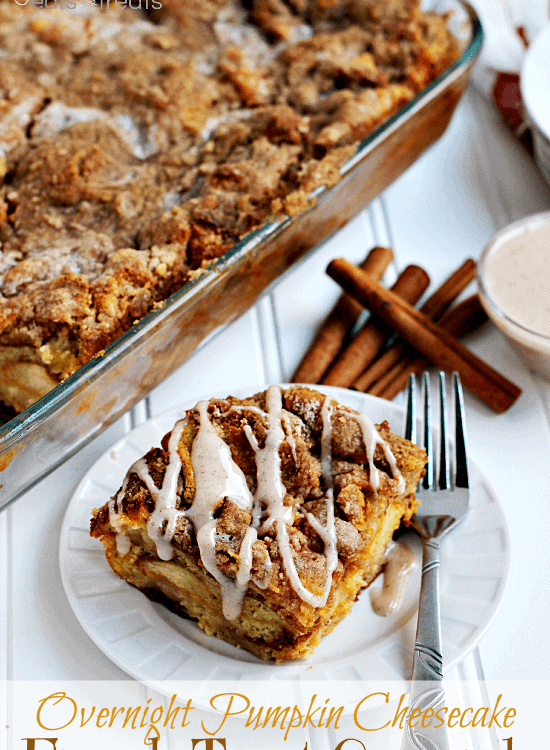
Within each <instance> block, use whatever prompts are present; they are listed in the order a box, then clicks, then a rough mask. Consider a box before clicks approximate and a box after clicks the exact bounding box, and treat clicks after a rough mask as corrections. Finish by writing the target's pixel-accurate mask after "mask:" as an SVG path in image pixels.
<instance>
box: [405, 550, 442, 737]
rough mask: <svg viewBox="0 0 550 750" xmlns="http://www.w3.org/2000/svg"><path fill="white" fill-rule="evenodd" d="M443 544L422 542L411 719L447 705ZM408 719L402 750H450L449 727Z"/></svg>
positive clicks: (410, 703)
mask: <svg viewBox="0 0 550 750" xmlns="http://www.w3.org/2000/svg"><path fill="white" fill-rule="evenodd" d="M439 541H440V540H439V539H437V538H435V539H434V538H432V539H423V541H422V583H421V588H420V601H419V605H418V624H417V628H416V643H415V647H414V662H413V676H412V683H411V692H410V702H409V706H410V707H409V716H410V714H411V712H412V711H413V710H414V709H415V708H419V709H420V710H421V712H422V716H423V715H424V712H425V710H426V709H427V708H432V709H433V710H434V712H435V711H438V710H439V709H440V708H442V707H443V706H444V705H445V690H444V688H443V659H442V656H441V627H440V618H439ZM408 718H409V717H407V723H406V727H405V732H404V734H403V741H402V744H401V750H426V749H427V748H430V750H432V748H433V750H450V747H451V745H450V742H449V736H448V732H447V727H446V725H443V726H441V727H438V728H437V729H434V727H433V721H434V720H433V718H432V724H431V725H430V726H426V727H422V726H421V720H422V717H420V718H417V719H415V722H416V724H415V726H413V727H411V726H409V723H408ZM411 718H412V717H411ZM443 718H446V715H443Z"/></svg>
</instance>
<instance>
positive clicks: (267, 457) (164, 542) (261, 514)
mask: <svg viewBox="0 0 550 750" xmlns="http://www.w3.org/2000/svg"><path fill="white" fill-rule="evenodd" d="M265 398H266V411H262V410H261V409H259V408H258V407H256V406H248V405H242V406H240V405H234V406H231V407H230V409H228V410H227V411H226V412H225V414H229V413H231V412H240V411H250V412H254V413H256V414H258V415H259V416H261V417H263V418H264V419H265V421H266V434H265V439H264V443H263V446H262V447H260V444H259V443H258V440H257V438H256V436H255V435H254V433H253V431H252V427H251V426H250V425H249V424H245V425H244V433H245V435H246V437H247V439H248V442H249V444H250V446H251V448H252V450H253V451H254V456H255V462H256V491H255V493H254V496H252V493H251V492H250V490H249V488H248V485H247V481H246V477H245V475H244V474H243V472H242V470H241V469H240V467H239V466H238V465H237V464H236V463H235V461H234V460H233V457H232V455H231V450H230V448H229V445H228V444H227V443H226V442H225V441H224V440H222V438H221V437H220V436H219V434H218V432H217V430H216V428H215V426H214V425H213V423H212V422H211V420H210V416H209V414H208V403H207V402H206V401H200V402H199V403H198V404H197V406H196V407H195V412H197V413H198V423H199V426H198V430H197V433H196V435H195V438H194V440H193V445H192V448H191V464H192V467H193V475H194V481H195V496H194V499H193V502H192V505H191V507H190V508H189V509H187V510H178V509H177V502H178V480H179V477H180V473H181V468H182V464H181V459H180V456H179V452H178V445H179V442H180V439H181V436H182V433H183V429H184V427H185V426H186V424H187V420H186V419H182V420H180V421H179V422H177V423H176V425H175V427H174V429H173V430H172V433H171V435H170V439H169V442H168V451H167V453H168V464H167V466H166V470H165V474H164V478H163V481H162V485H161V487H157V486H156V484H155V482H154V481H153V478H152V476H151V474H150V472H149V468H148V465H147V461H146V460H145V459H144V458H141V459H139V460H138V461H136V462H135V463H134V464H133V466H131V467H130V470H129V471H128V473H127V475H126V478H125V480H124V483H123V485H122V487H121V489H120V491H119V492H118V493H117V495H116V496H115V497H114V498H113V499H112V500H111V501H110V503H109V515H110V522H111V525H112V527H113V528H114V530H115V531H116V532H117V549H118V551H119V553H120V554H125V553H126V552H128V550H129V548H130V546H131V542H130V539H129V537H128V536H127V535H126V534H125V532H124V529H123V520H122V516H121V515H120V514H119V510H118V508H119V504H120V500H121V499H122V498H123V497H124V493H125V491H126V488H127V485H128V481H129V477H130V475H131V474H132V473H135V474H137V476H138V477H139V478H140V479H141V480H142V481H143V482H144V484H145V486H146V487H147V489H148V490H149V492H150V493H151V496H152V498H153V500H154V502H155V508H154V511H153V513H151V515H150V518H149V521H148V524H147V533H148V535H149V537H150V538H151V540H152V541H153V542H154V543H155V545H156V548H157V554H158V556H159V558H160V559H161V560H170V559H171V558H172V556H173V554H174V548H173V547H172V539H173V536H174V533H175V531H176V526H177V522H178V519H179V518H182V517H185V518H188V519H189V520H190V521H191V523H192V524H193V528H194V530H195V534H196V538H197V544H198V547H199V552H200V558H201V561H202V563H203V565H204V567H205V568H206V570H207V571H208V572H209V573H210V574H211V575H212V576H213V577H214V578H215V579H216V581H218V583H219V584H220V587H221V592H222V603H223V613H224V616H225V617H226V619H228V620H231V619H234V618H236V617H238V616H239V614H240V611H241V606H242V601H243V598H244V596H245V594H246V591H247V588H248V585H249V583H250V581H251V580H254V583H255V584H256V585H257V586H258V587H259V588H266V587H267V585H268V583H269V578H270V575H271V567H272V563H271V560H270V559H269V556H268V558H267V565H266V575H265V576H264V578H263V579H262V580H261V581H259V580H256V579H253V578H252V559H253V545H254V542H255V541H256V540H257V538H258V536H262V535H265V534H267V533H269V532H270V531H272V530H273V528H274V530H275V534H276V539H277V545H278V549H279V554H280V556H281V563H282V567H283V569H284V571H285V574H286V576H287V578H288V580H289V581H290V584H291V586H292V588H293V589H294V591H295V592H296V594H297V595H298V596H299V597H300V598H301V599H302V600H303V601H304V602H306V603H307V604H309V605H311V606H312V607H323V606H324V605H325V604H326V602H327V599H328V596H329V593H330V589H331V585H332V575H333V573H334V570H335V569H336V566H337V564H338V550H337V536H336V528H335V513H334V488H333V477H332V418H333V416H334V415H335V414H342V415H345V416H346V417H348V418H352V419H355V420H356V421H357V423H358V425H359V427H360V429H361V434H362V438H363V442H364V445H365V451H366V455H367V461H368V464H369V470H370V477H371V484H372V487H373V489H374V490H375V491H376V490H377V489H378V487H379V484H380V480H379V471H378V469H377V468H376V466H375V464H374V451H375V449H376V446H377V445H381V446H382V447H383V450H384V454H385V456H386V459H387V461H388V463H389V465H390V468H391V471H392V475H393V477H394V478H396V479H398V482H399V486H398V491H400V492H402V491H403V490H404V481H403V477H402V476H401V473H400V472H399V469H398V468H397V462H396V460H395V457H394V456H393V454H392V452H391V450H390V448H389V446H388V445H387V443H386V442H385V441H384V440H383V439H382V438H381V437H380V435H379V433H378V431H377V430H376V427H375V426H374V424H373V422H372V420H370V419H369V418H368V417H366V416H365V415H363V414H356V413H350V412H347V411H338V412H336V411H335V404H334V402H333V401H332V399H331V398H330V397H329V396H327V397H326V398H325V399H324V402H323V405H322V408H321V420H322V433H321V456H320V458H321V478H322V481H323V485H324V491H325V513H324V518H323V521H324V522H321V520H319V518H317V517H316V516H315V515H314V514H313V513H310V512H307V511H305V510H303V511H301V512H302V513H303V514H304V516H305V517H306V518H307V521H308V523H309V524H310V525H311V527H312V528H313V529H314V530H315V532H316V533H317V534H318V535H319V537H320V538H321V540H322V542H323V544H324V556H325V560H326V578H325V581H324V584H323V588H322V593H321V594H317V595H316V594H314V593H313V592H312V591H310V590H309V589H308V588H307V587H306V586H304V584H303V583H302V581H301V580H300V576H299V575H298V571H297V569H296V565H295V562H294V558H293V554H292V546H291V541H290V535H289V529H288V527H289V526H292V525H293V523H294V520H295V512H294V508H293V505H292V504H291V503H287V504H285V497H286V494H287V493H286V488H285V486H284V484H283V480H282V472H281V456H280V448H281V445H282V443H283V442H284V440H285V439H286V440H287V442H288V444H289V447H290V450H291V452H292V455H293V457H294V460H295V461H296V443H295V441H294V437H293V436H292V434H291V426H290V424H289V420H288V415H287V414H285V413H284V412H283V400H282V391H281V389H280V388H279V387H278V386H270V387H269V388H268V389H267V391H266V397H265ZM284 428H286V432H285V429H284ZM225 499H228V500H230V501H231V502H232V503H234V504H235V505H236V506H237V507H238V508H240V509H242V510H246V511H248V512H250V514H251V524H250V526H249V527H248V529H247V531H246V533H245V535H244V538H243V540H242V543H241V546H240V549H239V561H240V562H239V566H238V569H237V573H236V577H235V579H233V578H230V577H229V576H227V575H226V574H225V573H224V572H223V571H222V570H221V569H220V568H219V566H218V562H217V559H216V525H217V519H216V518H215V517H214V515H215V513H216V510H217V509H218V508H219V506H220V505H221V504H222V503H223V501H224V500H225ZM394 567H395V566H394V563H393V562H392V558H391V557H390V558H388V566H387V570H388V575H389V574H390V570H393V568H394Z"/></svg>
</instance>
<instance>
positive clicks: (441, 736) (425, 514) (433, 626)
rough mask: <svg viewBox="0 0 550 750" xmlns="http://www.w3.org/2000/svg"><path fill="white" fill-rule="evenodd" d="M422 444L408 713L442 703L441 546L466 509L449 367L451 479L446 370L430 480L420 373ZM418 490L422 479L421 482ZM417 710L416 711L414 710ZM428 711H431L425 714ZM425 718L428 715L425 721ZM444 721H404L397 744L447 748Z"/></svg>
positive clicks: (459, 415)
mask: <svg viewBox="0 0 550 750" xmlns="http://www.w3.org/2000/svg"><path fill="white" fill-rule="evenodd" d="M423 381H424V388H423V391H424V447H425V448H426V451H427V453H428V464H427V466H426V474H425V476H424V478H423V480H422V482H421V485H422V491H421V493H420V494H421V496H420V508H419V510H418V512H417V513H415V515H414V516H413V518H412V521H411V523H412V525H413V527H414V529H415V530H416V531H417V532H418V534H420V537H421V538H422V584H421V588H420V601H419V605H418V625H417V629H416V643H415V647H414V662H413V674H412V683H411V691H410V702H409V706H410V708H409V716H410V714H411V713H412V711H413V710H414V709H415V708H419V709H420V710H421V711H422V714H423V713H424V712H425V711H426V709H427V708H431V709H433V711H434V712H435V711H438V710H439V709H440V708H442V707H443V706H444V705H445V692H444V688H443V659H442V656H441V626H440V616H439V546H440V543H441V540H442V539H443V537H444V536H445V534H447V533H448V532H449V531H451V529H453V528H454V527H455V526H456V525H457V524H458V523H460V522H461V521H462V520H463V519H464V518H465V517H466V514H467V512H468V501H469V490H468V465H467V458H466V441H465V436H464V404H463V397H462V386H461V384H460V378H459V376H458V374H457V373H456V372H455V373H453V396H454V402H455V409H454V411H455V460H454V467H453V468H454V472H453V479H452V481H451V478H450V477H451V471H450V466H449V450H448V446H447V436H446V432H447V430H446V417H445V412H446V405H445V400H446V398H445V374H444V373H443V372H440V373H439V462H438V463H439V476H438V479H437V484H434V477H435V465H434V452H433V446H432V434H431V426H430V378H429V375H428V373H427V372H425V373H424V378H423ZM414 392H415V379H414V376H413V375H411V376H410V377H409V384H408V391H407V416H406V422H405V437H406V438H407V439H408V440H411V441H412V442H413V443H414V442H416V413H415V398H414V395H415V394H414ZM418 489H419V491H420V485H419V488H418ZM417 715H418V714H417ZM429 716H430V717H431V716H433V714H430V715H429ZM425 723H427V721H426V722H425ZM450 747H451V746H450V742H449V736H448V732H447V728H446V726H445V725H444V726H441V727H438V728H437V729H434V728H433V725H432V726H430V725H429V726H426V727H422V726H421V724H420V721H418V723H415V726H413V727H411V726H410V725H409V722H408V721H407V723H406V726H405V732H404V735H403V741H402V744H401V750H412V748H414V750H450Z"/></svg>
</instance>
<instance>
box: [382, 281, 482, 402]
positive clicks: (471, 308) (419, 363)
mask: <svg viewBox="0 0 550 750" xmlns="http://www.w3.org/2000/svg"><path fill="white" fill-rule="evenodd" d="M486 322H487V313H486V312H485V310H484V309H483V307H482V306H481V302H480V301H479V297H478V296H477V294H474V295H472V296H471V297H468V299H465V300H464V301H463V302H460V304H458V305H456V307H453V308H452V309H451V310H449V312H448V313H446V314H445V315H444V316H443V318H441V321H440V323H439V325H440V326H441V327H442V328H444V329H445V330H446V331H447V333H450V334H451V336H454V337H455V338H457V339H459V338H462V337H463V336H467V335H468V334H469V333H472V332H473V331H476V330H477V329H478V328H480V327H481V326H482V325H483V324H484V323H486ZM429 364H430V363H429V362H428V361H427V360H426V359H424V357H422V356H420V355H419V354H413V355H411V356H409V357H407V358H405V359H404V360H403V361H402V362H400V363H399V365H398V367H397V368H394V369H392V370H391V371H390V372H388V373H387V374H386V375H385V376H384V377H382V378H380V380H378V381H377V382H376V383H375V384H374V385H373V386H372V387H371V388H369V390H368V391H367V392H368V393H370V394H371V395H373V396H380V398H385V399H387V400H388V401H391V399H392V398H394V397H395V396H397V394H398V393H400V392H401V391H402V390H403V388H405V386H406V385H407V381H408V379H409V375H410V374H413V375H418V374H419V373H421V372H422V371H423V370H425V369H426V368H427V367H429Z"/></svg>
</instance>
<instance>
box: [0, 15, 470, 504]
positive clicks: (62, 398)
mask: <svg viewBox="0 0 550 750" xmlns="http://www.w3.org/2000/svg"><path fill="white" fill-rule="evenodd" d="M423 7H426V8H427V9H430V10H435V11H437V12H439V13H447V12H449V13H450V16H449V21H448V22H449V25H450V27H451V30H452V31H453V33H454V34H455V35H456V36H457V37H458V38H459V39H460V41H461V43H462V45H463V52H462V55H461V56H460V57H459V59H457V60H456V61H455V62H454V63H453V64H452V65H451V66H449V68H447V69H446V70H445V71H444V73H442V74H441V75H440V76H439V77H438V78H437V79H436V80H435V81H433V82H432V83H431V84H430V85H429V86H428V87H427V88H426V89H424V90H423V91H422V92H421V93H420V94H418V95H417V96H416V97H415V98H414V99H412V100H411V101H410V102H409V103H408V104H407V105H406V106H404V107H402V108H401V109H400V110H399V111H398V112H397V113H396V114H395V115H393V116H392V117H391V118H390V119H389V120H387V121H386V122H385V123H383V124H382V125H381V126H379V127H378V128H376V130H374V131H373V132H372V133H371V134H370V135H369V136H368V137H367V138H365V140H364V141H362V143H361V144H360V145H359V147H358V149H357V152H356V154H355V155H354V156H353V157H352V158H351V159H349V160H348V161H347V162H346V164H345V165H344V166H343V167H342V169H341V174H342V177H341V180H340V181H339V182H338V183H337V184H336V185H334V186H333V187H331V188H321V189H319V190H316V191H315V192H314V193H313V194H312V195H311V196H310V198H311V200H310V205H309V207H308V209H307V210H306V211H304V212H303V213H302V214H300V215H299V216H296V217H294V218H292V219H290V218H288V219H283V220H279V221H273V222H269V223H267V224H266V225H264V226H263V227H261V228H259V229H257V230H255V231H253V232H251V233H250V234H248V235H247V236H246V237H244V238H243V239H242V240H241V241H240V242H238V243H237V244H236V245H235V246H234V247H233V248H231V250H229V251H228V252H227V253H225V255H223V256H222V257H221V258H219V259H218V260H217V261H215V262H214V263H213V264H212V265H211V266H210V267H209V269H208V271H207V272H205V273H204V274H203V275H201V276H199V277H198V278H195V279H193V280H192V281H190V282H189V283H187V284H186V285H185V286H184V287H182V288H181V289H180V290H178V291H177V292H176V293H175V294H173V295H172V296H171V297H170V298H169V299H168V300H166V302H164V303H163V304H162V305H160V306H158V307H157V309H155V310H153V311H152V312H150V313H149V314H148V315H147V316H146V317H145V318H143V320H141V321H139V322H138V323H136V324H135V325H134V326H132V328H131V329H130V330H129V331H128V332H127V333H125V334H124V335H123V336H121V337H120V338H119V339H118V340H117V341H115V342H114V343H113V344H112V345H111V346H109V347H108V348H107V349H106V350H105V352H104V353H103V354H102V355H101V356H96V357H94V358H93V359H92V360H91V361H90V362H88V363H87V364H85V365H84V366H83V367H81V368H80V369H79V370H78V371H77V372H75V373H74V375H72V376H71V377H70V378H68V379H67V380H65V381H64V382H63V383H61V384H60V385H58V386H57V387H56V388H54V389H53V390H52V391H50V392H49V393H48V394H47V395H46V396H44V397H43V398H41V399H40V400H39V401H37V402H36V403H35V404H34V405H33V406H31V407H30V408H29V409H27V410H26V411H25V412H23V413H22V414H19V415H17V416H16V417H14V418H13V419H12V420H10V421H9V422H8V423H6V424H5V425H4V426H3V427H2V428H1V429H0V508H2V507H4V506H5V505H7V504H8V503H9V502H11V501H12V500H15V499H16V498H18V497H19V496H20V495H21V494H22V493H23V492H25V491H26V490H27V489H29V488H30V487H32V486H33V485H34V484H36V482H38V481H39V480H40V479H42V478H43V477H44V476H45V475H46V474H48V473H49V472H51V471H53V470H54V469H55V468H56V467H57V466H59V465H60V464H62V463H63V462H64V461H65V460H66V459H68V458H69V457H70V456H72V455H73V454H74V453H76V452H77V451H78V450H79V449H80V448H81V447H82V446H84V445H85V444H86V443H88V442H89V441H90V440H91V439H92V438H93V437H94V436H95V435H97V434H98V433H99V432H100V431H101V430H102V429H103V428H104V427H106V426H107V425H109V424H110V423H112V422H113V421H115V420H116V419H117V418H118V417H120V416H121V415H122V414H124V413H125V412H126V411H127V410H128V409H130V408H131V407H132V406H133V405H134V404H135V403H136V402H137V401H139V400H140V399H142V398H143V397H144V396H145V395H146V394H147V393H148V392H149V391H150V390H151V389H152V388H154V387H155V386H156V385H158V384H159V383H160V382H161V381H162V380H163V379H164V378H166V377H167V376H168V375H169V374H170V373H171V372H173V371H174V370H175V369H176V368H177V367H178V366H179V365H181V364H182V363H183V362H184V361H185V360H186V359H187V358H188V357H189V356H190V355H191V354H192V353H193V351H195V349H196V348H197V346H198V345H199V344H200V343H201V342H203V341H204V340H205V339H206V338H207V337H210V336H212V335H213V334H214V333H215V332H216V331H218V330H219V329H220V328H221V327H222V326H224V325H227V324H228V323H230V322H231V321H233V320H234V319H236V318H237V317H238V316H239V315H241V314H242V313H243V312H245V310H247V309H248V308H249V307H250V306H251V305H252V304H253V303H254V302H255V301H256V300H257V298H258V297H259V296H260V294H261V293H262V292H263V291H264V290H265V289H266V288H267V287H268V286H269V285H270V284H271V283H272V282H274V280H275V279H276V278H277V277H279V276H280V275H281V274H283V273H284V272H285V271H286V270H287V269H288V268H289V267H290V266H291V265H292V264H293V263H295V262H296V261H297V260H298V259H299V258H302V257H304V256H305V254H306V253H308V252H309V251H311V250H312V249H313V248H314V247H315V245H317V244H318V243H319V242H320V241H321V240H322V239H324V238H325V237H327V236H328V235H330V234H332V233H334V232H336V231H337V230H338V229H340V228H341V227H342V226H343V225H344V224H345V223H346V222H347V221H349V219H351V218H352V217H353V216H354V215H355V214H356V213H358V211H359V210H361V209H362V208H363V207H364V206H365V205H366V204H367V203H368V202H369V201H371V200H372V199H373V198H375V197H376V196H377V195H378V194H379V193H380V192H381V191H382V190H384V189H385V188H386V187H387V186H388V185H389V184H390V183H391V182H393V180H395V179H396V178H397V177H398V176H399V175H400V174H402V173H403V172H404V171H405V170H406V169H407V168H408V167H409V166H410V165H411V164H412V163H413V162H414V161H415V160H416V159H417V158H418V157H419V156H420V154H421V153H422V152H423V151H424V150H425V149H426V148H427V147H428V146H430V145H432V144H433V143H434V142H435V141H436V140H437V139H438V138H439V137H440V136H441V135H442V134H443V132H444V131H445V129H446V127H447V125H448V123H449V121H450V119H451V116H452V113H453V111H454V109H455V107H456V105H457V103H458V101H459V99H460V97H461V95H462V93H463V92H464V89H465V87H466V84H467V82H468V78H469V74H470V70H471V67H472V65H473V63H474V61H475V58H476V56H477V54H478V52H479V50H480V48H481V43H482V38H483V32H482V28H481V24H480V22H479V19H478V17H477V14H476V12H475V11H474V9H473V8H472V7H471V6H470V5H469V4H468V3H466V2H462V0H435V1H434V2H426V3H423ZM136 373H138V375H137V376H136ZM38 456H39V457H40V460H39V461H38V460H37V457H38Z"/></svg>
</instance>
